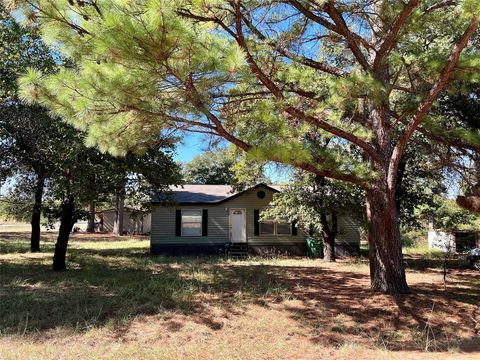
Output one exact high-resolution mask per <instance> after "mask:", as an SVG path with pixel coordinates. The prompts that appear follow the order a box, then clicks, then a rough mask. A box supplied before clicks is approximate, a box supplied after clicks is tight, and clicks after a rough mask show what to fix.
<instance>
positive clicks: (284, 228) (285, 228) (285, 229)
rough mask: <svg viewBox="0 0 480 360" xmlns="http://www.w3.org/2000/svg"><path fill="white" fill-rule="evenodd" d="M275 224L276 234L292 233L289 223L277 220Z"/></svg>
mask: <svg viewBox="0 0 480 360" xmlns="http://www.w3.org/2000/svg"><path fill="white" fill-rule="evenodd" d="M276 225H277V235H290V234H291V233H292V226H291V224H290V223H284V222H281V223H280V222H279V223H276Z"/></svg>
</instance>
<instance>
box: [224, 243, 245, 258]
mask: <svg viewBox="0 0 480 360" xmlns="http://www.w3.org/2000/svg"><path fill="white" fill-rule="evenodd" d="M225 252H226V256H227V258H228V259H233V260H245V259H247V258H248V253H249V249H248V244H235V243H233V244H227V246H226V248H225Z"/></svg>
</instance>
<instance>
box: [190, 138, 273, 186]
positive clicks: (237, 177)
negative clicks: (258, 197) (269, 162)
mask: <svg viewBox="0 0 480 360" xmlns="http://www.w3.org/2000/svg"><path fill="white" fill-rule="evenodd" d="M264 168H265V163H263V162H259V161H254V160H252V159H248V158H247V156H245V154H244V153H239V152H238V151H237V150H236V149H235V148H232V147H230V148H226V149H215V150H209V151H206V152H204V153H203V154H200V155H197V156H195V157H194V158H193V159H192V161H190V162H189V163H187V164H185V166H184V169H183V178H184V181H185V183H187V184H219V185H221V184H227V185H232V186H233V187H234V188H235V189H237V190H242V189H244V188H245V187H248V186H253V185H256V184H260V183H269V182H270V180H269V179H268V178H267V177H266V176H265V170H264Z"/></svg>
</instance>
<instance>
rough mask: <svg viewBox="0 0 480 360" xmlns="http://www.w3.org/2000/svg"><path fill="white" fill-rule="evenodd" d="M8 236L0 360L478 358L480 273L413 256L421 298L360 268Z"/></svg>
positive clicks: (127, 243)
mask: <svg viewBox="0 0 480 360" xmlns="http://www.w3.org/2000/svg"><path fill="white" fill-rule="evenodd" d="M28 235H29V234H28V233H22V232H5V233H0V263H1V272H0V276H1V278H0V280H1V294H0V296H1V297H0V301H1V302H0V358H1V359H98V358H102V359H118V360H120V359H122V360H123V359H320V358H321V359H352V358H357V359H402V360H404V359H430V358H432V359H433V358H435V359H437V358H441V357H442V358H446V359H448V358H452V359H457V358H458V359H479V358H480V337H479V332H480V308H479V304H480V272H478V271H474V270H471V269H468V267H467V266H466V263H463V262H462V261H458V260H451V261H450V266H451V267H452V269H451V270H449V274H448V276H447V287H446V289H444V286H443V276H442V274H441V263H442V260H441V259H439V258H438V257H436V256H431V255H419V254H416V253H415V252H413V251H410V252H409V253H408V254H407V255H406V257H407V263H408V275H407V276H408V282H409V284H410V285H411V288H412V291H413V294H412V295H409V296H387V295H382V294H375V293H372V292H371V291H370V290H369V276H368V264H367V262H366V261H365V260H364V259H361V260H343V261H340V262H338V263H335V264H327V263H323V262H322V261H321V260H311V259H300V258H299V259H271V260H265V259H259V258H253V259H251V260H249V261H243V262H230V261H226V260H224V259H223V258H217V257H201V258H195V257H181V258H179V257H176V258H173V257H170V258H168V257H155V256H150V255H149V254H148V250H149V241H148V239H147V238H141V237H138V238H122V239H119V238H115V237H109V236H100V235H97V236H86V235H82V234H75V235H73V237H72V240H71V246H70V248H69V254H68V259H67V260H68V267H69V270H68V271H66V272H62V273H53V272H52V271H51V270H50V267H51V257H52V253H53V242H54V234H47V235H45V237H44V238H43V239H42V251H43V252H42V253H37V254H30V253H28V249H29V243H28Z"/></svg>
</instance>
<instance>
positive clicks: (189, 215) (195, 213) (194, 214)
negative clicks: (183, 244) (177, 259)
mask: <svg viewBox="0 0 480 360" xmlns="http://www.w3.org/2000/svg"><path fill="white" fill-rule="evenodd" d="M182 236H202V210H182Z"/></svg>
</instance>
